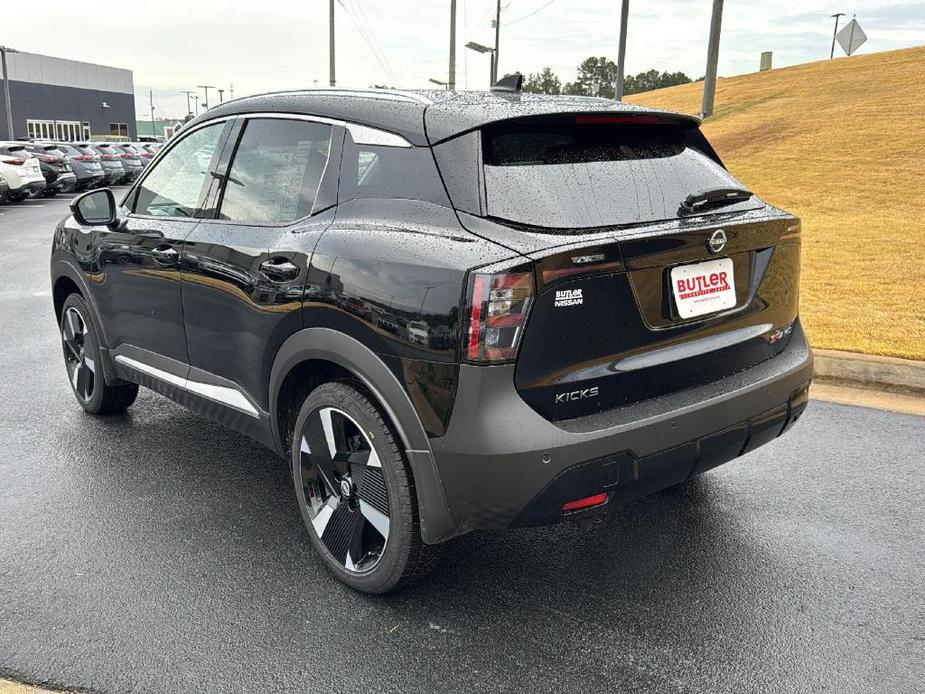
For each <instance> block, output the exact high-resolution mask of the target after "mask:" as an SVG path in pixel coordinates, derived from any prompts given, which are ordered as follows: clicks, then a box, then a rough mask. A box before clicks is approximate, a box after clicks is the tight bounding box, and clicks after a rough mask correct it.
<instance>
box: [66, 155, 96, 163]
mask: <svg viewBox="0 0 925 694" xmlns="http://www.w3.org/2000/svg"><path fill="white" fill-rule="evenodd" d="M71 159H76V160H77V161H95V159H94V157H93V156H92V155H90V154H78V155H77V156H76V157H71Z"/></svg>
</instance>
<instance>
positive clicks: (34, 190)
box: [9, 178, 45, 197]
mask: <svg viewBox="0 0 925 694" xmlns="http://www.w3.org/2000/svg"><path fill="white" fill-rule="evenodd" d="M44 191H45V179H44V178H42V179H41V180H38V181H29V182H28V183H23V184H22V185H20V186H19V187H18V188H10V193H9V194H10V195H11V196H13V197H16V196H19V195H23V194H25V195H39V194H40V193H42V192H44Z"/></svg>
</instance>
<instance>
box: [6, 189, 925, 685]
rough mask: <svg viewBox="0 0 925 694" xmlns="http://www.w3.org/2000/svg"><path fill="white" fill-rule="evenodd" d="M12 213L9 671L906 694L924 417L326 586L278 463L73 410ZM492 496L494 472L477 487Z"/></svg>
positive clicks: (211, 429)
mask: <svg viewBox="0 0 925 694" xmlns="http://www.w3.org/2000/svg"><path fill="white" fill-rule="evenodd" d="M65 213H66V201H65V200H42V201H32V202H27V203H23V204H20V205H8V206H5V207H0V276H2V278H3V280H2V284H0V307H2V309H0V318H2V330H0V360H2V364H3V371H2V374H3V377H2V378H0V399H2V403H3V413H2V416H0V675H6V676H9V677H12V678H14V679H21V680H27V681H33V682H38V681H48V682H52V683H56V684H58V685H64V686H70V687H81V688H87V689H89V690H91V691H99V692H159V693H168V692H183V693H184V694H186V693H189V692H240V691H247V692H306V691H312V692H403V693H405V694H408V693H411V692H442V691H466V692H557V693H562V692H622V691H626V692H710V693H711V694H712V693H716V692H736V693H743V692H775V693H784V692H787V693H793V692H823V691H826V692H839V693H840V692H889V693H891V694H895V693H898V692H921V691H923V690H925V597H923V586H925V467H923V465H925V418H921V417H915V416H911V415H899V414H891V413H886V412H881V411H878V410H871V409H863V408H858V407H851V406H846V405H835V404H830V403H822V402H814V403H811V404H810V407H809V409H808V410H807V413H806V414H805V415H804V417H803V418H802V419H801V421H800V422H799V424H798V425H797V426H796V427H795V428H794V429H793V430H792V431H791V432H790V433H789V434H787V435H786V436H785V437H783V438H781V439H778V440H777V441H775V442H773V443H771V444H769V445H767V446H765V447H764V448H761V449H759V450H758V451H756V452H754V453H752V454H750V455H748V456H746V457H745V458H743V459H740V460H738V461H735V462H733V463H730V464H729V465H726V466H724V467H722V468H720V469H718V470H715V471H713V472H711V473H709V474H707V475H705V476H703V477H701V478H697V479H695V480H692V481H691V482H689V483H688V484H686V485H684V486H682V487H680V488H676V489H673V490H668V491H666V492H663V493H661V494H658V495H656V496H653V497H650V498H648V499H644V500H641V501H638V502H635V503H634V504H632V505H631V506H629V507H628V508H626V509H625V510H624V511H623V512H622V513H620V514H619V515H616V516H613V517H610V518H608V519H607V520H606V521H604V522H602V523H601V524H598V525H596V526H594V527H590V528H584V527H578V526H574V525H560V526H556V527H553V528H546V529H530V530H516V531H508V532H497V533H474V534H470V535H467V536H465V537H462V538H459V539H457V540H455V541H453V542H451V543H449V544H448V545H447V546H446V548H445V551H444V556H443V560H442V562H441V563H440V565H439V566H438V567H437V569H436V570H435V571H434V573H433V574H432V575H431V576H430V577H429V578H427V579H426V580H424V581H423V582H421V583H419V584H417V585H416V586H414V587H413V588H411V589H409V590H406V591H404V592H401V593H399V594H397V595H394V596H387V597H380V598H371V597H364V596H361V595H358V594H356V593H353V592H351V591H350V590H349V589H348V588H345V587H344V586H342V585H340V584H339V583H337V582H336V581H335V580H334V579H333V578H332V577H331V576H330V575H329V574H328V573H327V572H326V571H325V569H324V567H323V565H322V562H321V561H320V560H319V559H318V558H316V556H315V555H314V554H313V552H312V548H311V546H310V544H309V541H308V538H307V536H306V535H305V533H304V531H303V527H302V521H301V518H300V515H299V512H298V509H297V507H296V504H295V501H294V498H293V494H292V491H291V486H290V481H289V477H288V473H287V468H286V465H285V464H284V463H283V462H281V461H280V460H278V459H276V458H274V457H273V456H272V455H271V454H269V453H268V452H267V451H265V450H264V449H262V448H261V447H260V446H258V445H257V444H254V443H251V442H249V441H248V440H246V439H244V438H243V437H241V436H239V435H237V434H235V433H232V432H230V431H227V430H224V429H222V428H221V427H219V426H217V425H215V424H212V423H210V422H208V421H206V420H204V419H202V418H200V417H198V416H197V415H194V414H192V413H190V412H188V411H186V410H184V409H183V408H181V407H180V406H178V405H175V404H173V403H171V402H170V401H168V400H166V399H164V398H162V397H160V396H157V395H155V394H153V393H151V392H149V391H142V394H141V395H140V396H139V398H138V401H137V403H136V404H135V405H134V406H133V407H132V408H131V410H130V411H129V413H128V414H127V415H126V416H123V417H117V418H114V419H108V420H103V419H95V418H93V417H89V416H87V415H85V414H84V413H83V411H82V410H81V409H80V408H79V407H78V405H77V403H76V402H75V401H74V398H73V396H72V394H71V391H70V389H69V387H68V383H67V380H66V377H65V372H64V366H63V362H62V358H61V348H60V340H59V337H58V333H57V330H56V327H55V322H54V318H53V312H52V303H51V296H50V294H51V292H50V286H49V278H48V253H49V246H50V238H51V233H52V229H53V227H54V224H55V222H56V221H57V220H58V219H59V218H60V217H62V216H63V215H64V214H65ZM485 483H486V484H490V483H491V481H490V480H486V481H485Z"/></svg>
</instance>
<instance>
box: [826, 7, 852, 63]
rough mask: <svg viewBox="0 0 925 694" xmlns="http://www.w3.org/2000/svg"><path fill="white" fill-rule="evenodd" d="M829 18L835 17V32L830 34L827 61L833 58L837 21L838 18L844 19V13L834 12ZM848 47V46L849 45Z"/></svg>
mask: <svg viewBox="0 0 925 694" xmlns="http://www.w3.org/2000/svg"><path fill="white" fill-rule="evenodd" d="M831 16H832V17H835V31H833V32H832V50H831V51H829V60H831V59H832V58H834V57H835V37H836V36H837V35H838V20H839V18H840V17H844V16H845V13H844V12H836V13H835V14H833V15H831ZM849 45H850V44H849Z"/></svg>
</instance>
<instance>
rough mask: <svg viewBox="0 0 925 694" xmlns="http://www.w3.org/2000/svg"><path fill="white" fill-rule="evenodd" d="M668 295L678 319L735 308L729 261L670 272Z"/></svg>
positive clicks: (703, 264)
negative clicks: (672, 294) (675, 307)
mask: <svg viewBox="0 0 925 694" xmlns="http://www.w3.org/2000/svg"><path fill="white" fill-rule="evenodd" d="M671 291H672V292H673V293H674V300H675V305H676V306H677V307H678V315H679V316H681V318H694V317H695V316H703V315H705V314H707V313H715V312H716V311H722V310H724V309H727V308H732V307H733V306H735V305H736V290H735V279H734V277H733V274H732V258H718V259H716V260H708V261H706V262H704V263H696V264H694V265H681V266H679V267H676V268H672V269H671Z"/></svg>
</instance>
